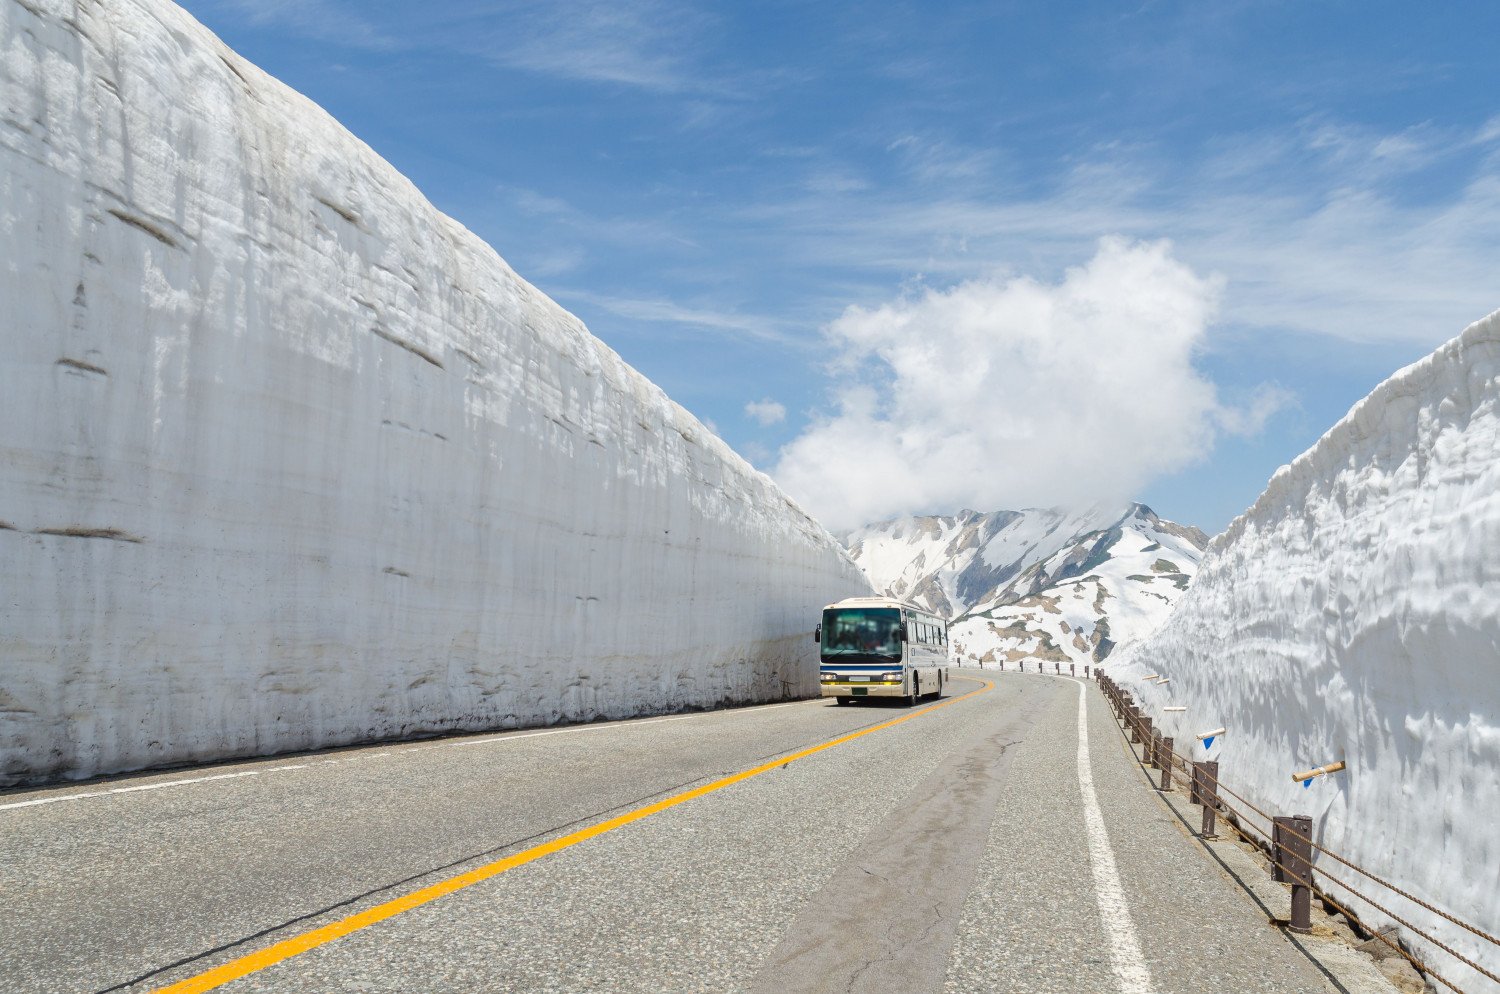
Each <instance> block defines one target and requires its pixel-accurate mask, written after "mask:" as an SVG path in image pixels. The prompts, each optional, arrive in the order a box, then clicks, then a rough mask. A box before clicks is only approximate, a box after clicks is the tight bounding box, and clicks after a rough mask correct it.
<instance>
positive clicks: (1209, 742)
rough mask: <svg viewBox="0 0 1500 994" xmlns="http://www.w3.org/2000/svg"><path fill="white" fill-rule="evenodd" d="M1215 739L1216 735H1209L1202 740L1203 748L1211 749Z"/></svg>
mask: <svg viewBox="0 0 1500 994" xmlns="http://www.w3.org/2000/svg"><path fill="white" fill-rule="evenodd" d="M1216 738H1218V736H1217V735H1210V736H1209V737H1208V738H1206V739H1204V740H1203V748H1205V749H1212V748H1213V747H1214V739H1216Z"/></svg>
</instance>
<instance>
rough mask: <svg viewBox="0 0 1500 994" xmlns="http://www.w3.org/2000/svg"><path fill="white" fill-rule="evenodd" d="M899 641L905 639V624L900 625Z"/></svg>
mask: <svg viewBox="0 0 1500 994" xmlns="http://www.w3.org/2000/svg"><path fill="white" fill-rule="evenodd" d="M901 641H903V642H905V641H906V626H905V625H902V626H901Z"/></svg>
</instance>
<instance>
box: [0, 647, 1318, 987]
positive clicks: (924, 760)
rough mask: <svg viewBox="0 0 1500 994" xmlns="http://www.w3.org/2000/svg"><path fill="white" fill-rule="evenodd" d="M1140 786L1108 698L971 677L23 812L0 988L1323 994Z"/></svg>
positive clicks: (124, 783)
mask: <svg viewBox="0 0 1500 994" xmlns="http://www.w3.org/2000/svg"><path fill="white" fill-rule="evenodd" d="M1081 740H1082V741H1083V742H1084V743H1085V747H1084V748H1083V749H1080V741H1081ZM1140 779H1141V778H1140V771H1139V768H1138V767H1137V766H1135V765H1134V763H1133V761H1132V759H1131V758H1130V756H1129V754H1128V752H1127V750H1126V749H1125V747H1124V746H1123V744H1122V742H1121V738H1120V735H1119V732H1118V730H1117V729H1116V726H1115V725H1114V723H1113V721H1112V720H1111V719H1110V717H1109V715H1108V709H1107V707H1106V706H1105V704H1104V702H1103V700H1102V699H1101V698H1100V696H1099V694H1098V692H1097V690H1096V688H1094V687H1092V686H1089V685H1086V684H1083V683H1081V682H1079V681H1074V680H1069V679H1066V678H1052V677H1042V676H1038V675H1032V674H1015V673H1005V674H994V673H987V674H982V675H981V674H975V673H973V672H972V671H970V672H969V673H968V675H966V676H965V677H964V678H963V681H962V682H960V681H957V680H956V681H955V682H954V683H953V684H952V685H951V686H950V688H949V691H948V696H947V697H945V698H944V699H943V700H940V701H932V702H928V703H926V704H924V705H922V706H920V707H918V708H916V709H914V710H911V711H908V710H906V709H903V708H898V707H883V706H862V707H855V708H839V707H835V706H833V705H832V703H831V702H824V701H805V702H798V703H793V704H781V705H772V706H768V707H757V708H745V709H737V710H731V711H718V712H711V713H705V714H692V715H678V716H673V717H669V718H656V719H647V720H640V721H630V722H616V723H611V724H601V725H587V726H576V727H569V728H560V729H549V730H544V731H523V732H514V733H507V734H503V735H481V736H470V737H464V738H453V739H444V740H438V741H431V742H422V743H410V744H402V745H395V746H384V747H370V748H362V749H349V750H341V751H338V752H333V753H324V754H317V755H312V756H298V757H281V758H278V759H275V760H264V761H257V762H250V763H242V764H235V765H228V766H216V767H212V768H206V769H201V770H194V771H173V772H170V773H158V774H151V775H144V776H137V777H130V778H117V779H114V780H111V781H107V782H102V783H95V784H88V785H79V786H74V787H66V788H50V789H43V790H31V791H10V792H6V793H0V899H3V901H4V905H5V911H6V913H5V914H4V915H3V916H0V990H5V991H8V992H18V994H21V992H26V994H30V992H35V994H59V992H74V991H76V992H104V991H152V990H163V989H165V990H172V991H189V990H224V991H228V992H234V994H238V992H249V991H320V992H334V991H351V992H353V991H358V992H376V991H382V992H385V991H389V992H398V991H399V992H412V991H442V992H476V991H517V992H521V991H526V992H530V991H569V992H571V991H643V992H645V991H649V992H653V994H654V992H661V991H684V992H686V991H694V992H697V991H751V992H764V994H790V992H799V991H807V992H813V991H818V992H822V991H857V992H875V991H890V992H921V991H951V992H958V991H975V992H978V991H986V992H988V991H1015V992H1032V991H1070V992H1071V991H1122V992H1130V994H1134V992H1149V991H1160V992H1176V991H1181V992H1183V994H1187V992H1199V991H1204V990H1210V991H1214V990H1216V991H1232V990H1255V991H1323V990H1328V989H1331V988H1329V987H1328V986H1327V985H1326V983H1325V981H1324V980H1323V979H1322V977H1321V975H1320V974H1319V973H1318V971H1317V970H1316V969H1315V968H1314V967H1313V966H1312V965H1311V964H1310V963H1309V962H1308V961H1307V960H1306V959H1304V958H1302V957H1301V956H1300V955H1299V954H1298V953H1297V952H1296V951H1295V950H1294V949H1293V947H1292V946H1291V945H1290V944H1289V943H1288V942H1287V941H1286V940H1285V939H1284V938H1283V937H1282V936H1281V934H1280V933H1278V932H1277V931H1276V930H1274V929H1270V928H1268V927H1267V926H1266V923H1265V917H1264V915H1263V914H1261V913H1259V912H1257V910H1256V909H1255V907H1254V906H1253V905H1252V903H1251V902H1250V901H1249V900H1248V899H1247V898H1246V897H1245V896H1243V895H1242V894H1241V893H1240V892H1239V891H1238V890H1237V889H1236V888H1235V887H1234V886H1233V885H1231V884H1230V883H1229V882H1228V881H1227V880H1226V879H1225V878H1224V877H1223V875H1222V874H1221V873H1220V872H1219V871H1218V870H1217V869H1216V868H1215V867H1214V865H1213V864H1212V863H1211V862H1210V861H1209V860H1208V859H1206V858H1205V857H1204V856H1203V855H1202V854H1201V853H1199V852H1196V851H1194V849H1193V848H1192V847H1190V846H1188V845H1187V844H1186V843H1185V842H1184V840H1183V838H1182V832H1181V830H1180V828H1179V823H1178V822H1177V821H1176V819H1174V818H1173V817H1172V816H1171V814H1170V813H1169V812H1168V810H1167V809H1166V808H1165V807H1164V806H1163V805H1162V804H1161V803H1160V802H1159V801H1158V800H1157V799H1156V798H1154V797H1153V796H1152V795H1151V792H1150V791H1149V790H1147V789H1145V788H1144V787H1143V786H1142V784H1141V782H1140Z"/></svg>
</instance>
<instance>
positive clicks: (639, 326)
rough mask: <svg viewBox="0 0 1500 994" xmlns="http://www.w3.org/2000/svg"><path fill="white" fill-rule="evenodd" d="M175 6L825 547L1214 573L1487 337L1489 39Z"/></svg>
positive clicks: (1464, 14)
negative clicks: (1172, 536)
mask: <svg viewBox="0 0 1500 994" xmlns="http://www.w3.org/2000/svg"><path fill="white" fill-rule="evenodd" d="M186 6H187V7H188V9H189V10H190V11H191V12H192V13H193V14H194V15H195V16H197V17H198V18H199V19H201V20H202V21H204V22H205V23H206V24H207V25H208V26H209V27H210V28H211V29H213V30H214V31H215V32H217V33H218V34H219V35H220V36H221V37H222V38H224V40H225V41H226V42H228V43H229V44H230V45H231V46H233V47H234V48H236V49H237V50H238V51H240V52H241V53H242V54H244V55H245V56H246V57H247V58H249V59H251V60H252V61H253V62H255V63H257V64H258V65H260V66H261V67H262V68H264V69H265V70H266V71H268V72H270V73H271V74H272V75H274V76H276V77H278V78H280V79H281V80H283V81H284V82H286V83H287V84H289V85H290V86H292V87H294V88H296V89H298V90H300V91H302V92H303V93H305V94H307V95H308V96H310V97H311V98H312V99H313V100H315V101H317V102H318V103H319V104H321V105H322V106H323V107H325V108H326V109H327V110H328V111H329V112H330V113H332V114H333V115H334V116H335V117H336V118H337V119H339V120H340V121H341V122H343V123H344V124H345V125H346V126H347V127H348V128H349V129H350V130H351V131H353V132H354V133H355V134H356V135H358V136H359V137H360V138H362V139H363V140H364V141H366V142H367V143H368V144H370V145H371V146H372V147H373V148H374V149H375V150H376V151H377V152H378V153H380V154H381V155H382V156H384V157H385V158H387V159H388V160H390V161H391V162H392V163H393V164H394V165H395V166H396V167H397V168H398V169H400V170H401V171H402V172H404V173H405V174H407V175H408V176H409V177H411V178H412V180H413V181H414V182H415V183H416V184H417V185H418V186H419V187H420V188H421V189H422V190H423V191H424V192H425V193H426V194H427V196H428V197H429V198H430V199H431V200H432V201H433V202H434V203H435V204H436V205H437V206H438V207H439V208H440V209H442V210H443V211H445V212H447V213H449V214H451V215H453V216H454V217H456V218H457V219H459V220H460V221H461V222H463V223H464V224H465V225H467V226H468V227H469V228H470V229H472V230H473V231H475V232H476V233H477V234H478V235H480V236H481V237H482V238H484V239H485V240H486V241H488V242H489V243H490V244H492V245H493V246H495V248H496V249H497V250H498V251H499V252H500V254H501V255H502V256H504V257H505V258H506V259H507V260H508V261H509V262H510V263H511V264H512V265H513V266H514V267H515V268H516V269H517V270H518V271H519V272H520V273H521V274H522V275H523V276H525V277H526V278H527V279H529V280H530V281H531V282H533V283H535V284H536V285H537V286H539V287H540V288H541V289H542V290H544V291H545V292H546V293H548V294H549V295H551V296H552V297H554V298H555V299H557V300H558V301H559V302H560V303H562V304H563V305H564V306H566V307H567V308H569V309H570V310H572V311H574V312H575V313H577V314H578V315H579V316H581V317H582V318H583V319H584V320H585V321H586V322H587V323H588V325H589V327H590V328H591V329H592V330H593V332H594V333H595V334H596V335H598V336H599V337H600V338H602V339H603V340H604V341H605V342H607V343H608V344H609V345H610V346H611V347H613V348H614V349H616V350H617V351H618V352H619V353H620V354H621V355H622V356H624V358H625V359H626V360H627V361H629V362H630V363H631V364H632V365H634V366H635V367H636V368H638V369H640V370H641V371H642V372H644V373H645V374H646V375H647V376H649V377H650V378H651V379H652V380H654V381H655V382H657V383H658V384H660V385H661V386H662V387H663V388H664V389H665V390H666V391H667V392H668V393H669V394H670V395H671V396H672V397H673V398H674V399H676V400H677V401H678V402H680V403H681V404H683V405H684V406H685V407H687V408H688V409H689V410H691V411H692V412H693V413H695V414H697V415H698V416H699V417H701V418H703V419H704V420H706V421H708V422H710V423H711V424H712V425H713V426H714V427H715V428H716V429H717V430H718V431H719V433H720V434H721V435H722V436H723V437H724V438H725V439H726V440H727V441H728V442H729V443H730V444H731V445H733V446H735V447H736V448H737V449H738V450H739V451H741V452H742V453H743V454H745V455H746V456H747V457H748V458H750V459H751V461H752V462H754V463H755V464H756V465H757V466H759V467H761V468H763V469H766V470H767V471H769V472H771V473H772V475H773V476H776V477H777V478H778V479H779V480H781V481H782V482H783V483H784V484H785V485H787V486H788V488H789V489H791V490H792V492H793V493H794V495H796V496H798V497H799V498H801V499H803V500H804V501H805V502H806V503H807V505H808V506H809V507H810V509H812V510H813V511H814V512H815V513H817V514H818V515H819V516H820V517H822V518H823V519H824V520H825V521H826V522H827V523H829V524H830V525H832V526H833V527H836V528H837V527H846V526H849V525H853V524H858V523H861V521H862V520H863V519H864V518H866V517H880V516H886V515H888V514H894V513H900V512H904V511H952V510H956V509H957V508H958V507H959V506H974V507H978V508H980V509H983V510H990V509H994V508H997V507H1001V506H1017V505H1022V504H1045V503H1053V502H1057V501H1063V500H1066V501H1077V500H1083V499H1089V498H1097V499H1117V498H1118V497H1121V496H1137V497H1139V498H1141V499H1143V500H1145V501H1146V502H1147V503H1150V504H1151V505H1152V506H1153V507H1155V508H1156V509H1157V510H1158V511H1159V512H1160V513H1162V514H1164V515H1166V516H1168V517H1172V518H1174V519H1177V520H1181V521H1187V522H1191V523H1195V524H1198V525H1200V526H1201V527H1203V528H1205V530H1208V531H1210V532H1213V531H1217V530H1219V529H1221V528H1222V527H1223V526H1224V525H1225V524H1227V523H1228V521H1229V520H1230V518H1231V517H1233V516H1234V515H1235V514H1237V513H1238V512H1239V511H1241V510H1243V509H1244V508H1245V507H1246V506H1248V505H1249V504H1250V503H1251V502H1252V501H1253V500H1254V499H1255V497H1256V496H1257V495H1258V494H1259V493H1260V491H1261V490H1262V489H1263V488H1264V485H1265V482H1266V480H1267V478H1268V477H1269V476H1270V474H1271V473H1272V472H1274V471H1275V469H1276V468H1277V467H1278V466H1279V465H1281V464H1282V463H1285V462H1287V461H1289V460H1290V459H1292V458H1293V457H1294V456H1296V455H1297V453H1299V452H1300V451H1302V450H1303V449H1304V448H1306V447H1307V446H1308V445H1310V444H1311V443H1312V442H1313V441H1315V440H1316V439H1317V437H1318V436H1319V435H1320V434H1322V432H1323V431H1325V430H1326V429H1327V428H1328V427H1329V426H1330V425H1331V424H1332V423H1333V422H1334V421H1335V420H1337V418H1339V417H1340V416H1342V415H1343V414H1344V412H1345V411H1347V409H1348V408H1349V407H1350V405H1351V404H1353V403H1354V402H1355V401H1357V400H1358V399H1359V398H1360V397H1362V396H1364V395H1365V394H1366V393H1367V392H1368V391H1369V389H1370V388H1371V387H1373V386H1374V385H1375V384H1376V383H1378V382H1379V381H1380V380H1382V379H1384V378H1385V377H1386V376H1388V375H1389V374H1390V373H1392V372H1394V371H1395V370H1396V369H1397V368H1399V367H1400V366H1403V365H1405V364H1407V363H1409V362H1412V361H1414V360H1416V359H1418V358H1420V357H1421V356H1423V355H1425V354H1426V353H1428V352H1429V351H1431V350H1432V349H1433V348H1435V347H1436V346H1437V345H1438V344H1440V343H1441V342H1443V341H1445V340H1446V339H1448V338H1450V337H1452V336H1453V335H1455V334H1457V333H1458V332H1459V331H1460V330H1461V329H1462V328H1463V326H1464V325H1466V324H1467V323H1469V322H1471V321H1474V320H1477V319H1478V318H1480V317H1482V316H1483V315H1484V314H1486V313H1488V312H1489V311H1491V310H1494V309H1495V308H1497V307H1500V279H1497V277H1500V59H1497V58H1496V50H1495V43H1494V39H1495V38H1497V37H1500V6H1497V5H1493V4H1484V3H1457V4H1451V5H1424V6H1421V7H1417V6H1413V5H1410V4H1394V3H1390V4H1381V3H1352V2H1350V3H1312V2H1299V3H1291V2H1288V3H1255V2H1245V3H1214V4H1203V3H1151V2H1147V3H1144V4H1116V3H1098V4H1089V3H1075V4H1036V3H1030V4H1022V3H998V2H990V3H982V4H963V3H954V4H915V3H881V2H862V3H859V4H841V3H836V2H820V3H803V4H793V3H785V2H774V0H773V2H763V3H756V4H692V3H678V2H674V0H652V2H646V3H629V2H625V0H619V2H611V3H606V2H592V0H582V2H579V0H561V2H518V3H492V2H477V0H456V2H442V0H433V2H429V3H426V4H409V3H385V2H381V3H374V2H368V3H352V2H351V3H341V2H339V0H300V2H292V0H276V2H264V0H193V2H190V3H188V4H187V5H186ZM1096 319H1097V320H1096ZM1141 354H1147V355H1149V356H1152V357H1155V358H1158V359H1159V362H1155V363H1153V362H1140V361H1138V359H1139V356H1140V355H1141ZM966 373H967V374H969V376H968V378H969V380H970V381H972V382H968V383H967V385H966V386H964V385H960V386H957V387H954V388H953V389H949V388H948V386H947V384H948V382H949V381H948V379H946V377H948V376H950V375H952V376H957V377H959V378H960V379H962V378H963V374H966ZM747 405H749V406H747ZM782 410H784V415H783V416H782V417H780V418H778V417H777V415H778V413H779V412H780V411H782ZM872 452H873V453H874V455H875V458H869V456H870V454H871V453H872ZM908 470H909V471H908ZM898 473H899V474H901V475H903V476H905V477H908V478H909V482H908V483H904V484H902V485H901V486H891V485H887V484H888V483H889V481H891V480H892V479H893V476H894V475H895V474H898Z"/></svg>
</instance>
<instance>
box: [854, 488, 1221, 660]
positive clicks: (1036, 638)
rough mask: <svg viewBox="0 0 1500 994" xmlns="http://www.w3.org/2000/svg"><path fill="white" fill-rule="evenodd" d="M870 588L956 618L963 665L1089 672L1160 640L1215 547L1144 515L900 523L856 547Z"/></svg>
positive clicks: (1054, 514)
mask: <svg viewBox="0 0 1500 994" xmlns="http://www.w3.org/2000/svg"><path fill="white" fill-rule="evenodd" d="M845 542H846V544H847V545H848V547H849V550H850V555H852V556H853V557H854V560H855V562H857V563H859V565H860V567H861V568H862V569H864V570H865V572H866V574H867V575H868V576H869V577H870V581H871V582H872V583H873V584H874V585H875V586H876V587H877V588H879V589H881V590H883V591H884V592H886V593H888V594H889V595H890V596H893V597H901V598H905V599H909V600H912V601H914V602H915V603H917V604H920V605H923V606H925V607H928V608H930V609H933V610H936V611H938V612H939V613H941V614H945V615H948V616H949V617H950V618H951V619H952V622H953V624H952V627H951V628H950V642H951V643H952V646H953V651H954V654H955V656H956V657H957V658H958V659H959V660H960V661H962V662H965V663H974V664H982V665H986V666H992V667H993V666H999V665H1002V664H1010V665H1012V666H1014V665H1015V664H1017V663H1018V662H1021V661H1025V660H1035V661H1039V662H1044V663H1049V664H1050V663H1053V662H1058V663H1063V664H1067V663H1074V664H1076V665H1083V664H1089V663H1094V662H1097V661H1099V660H1100V659H1103V658H1105V657H1107V656H1108V655H1109V653H1110V652H1111V651H1113V650H1114V648H1115V647H1116V646H1117V645H1125V644H1128V643H1129V642H1131V641H1134V640H1136V639H1139V638H1142V637H1144V636H1146V635H1148V634H1150V633H1151V632H1153V631H1155V630H1156V627H1157V626H1158V625H1160V624H1161V623H1162V622H1163V621H1164V620H1166V617H1167V615H1168V614H1169V613H1170V612H1171V610H1172V606H1173V605H1174V604H1175V603H1176V602H1177V598H1178V597H1180V596H1181V595H1182V592H1183V591H1184V590H1186V589H1187V586H1188V583H1189V581H1190V580H1191V579H1192V576H1193V573H1194V571H1195V570H1196V569H1197V565H1198V560H1199V559H1200V558H1201V557H1202V555H1203V547H1204V546H1205V545H1206V544H1207V542H1208V539H1207V537H1206V536H1204V534H1203V533H1202V532H1200V531H1199V530H1198V529H1196V528H1191V527H1186V526H1183V525H1179V524H1176V523H1174V522H1171V521H1166V520H1164V519H1162V518H1159V517H1157V515H1156V514H1155V513H1154V512H1153V511H1152V510H1151V509H1150V508H1149V507H1146V506H1145V505H1144V504H1135V503H1133V504H1130V505H1128V506H1127V507H1125V508H1124V509H1121V508H1119V507H1096V508H1092V509H1089V510H1086V511H1067V510H1062V509H1056V508H1052V509H1046V508H1043V509H1038V508H1031V509H1028V510H1024V511H995V512H991V513H988V514H980V513H977V512H974V511H960V512H959V513H958V514H957V515H955V516H951V517H949V516H926V517H915V518H898V519H896V520H893V521H886V522H882V523H880V524H878V525H870V526H868V527H866V528H861V529H859V530H858V531H855V532H853V533H851V534H849V535H848V536H846V537H845Z"/></svg>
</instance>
